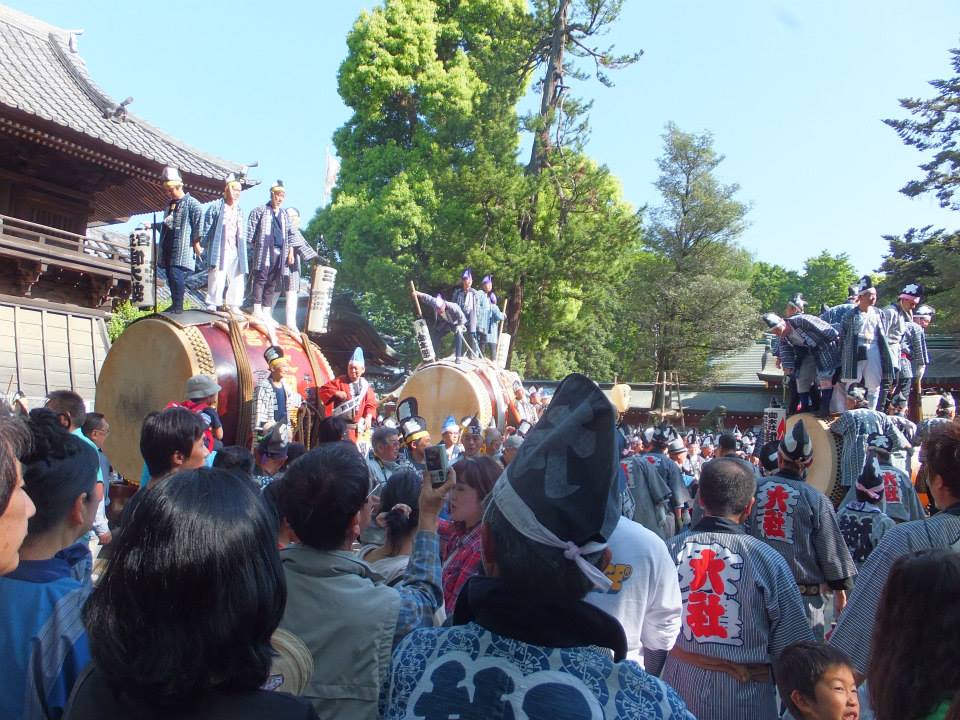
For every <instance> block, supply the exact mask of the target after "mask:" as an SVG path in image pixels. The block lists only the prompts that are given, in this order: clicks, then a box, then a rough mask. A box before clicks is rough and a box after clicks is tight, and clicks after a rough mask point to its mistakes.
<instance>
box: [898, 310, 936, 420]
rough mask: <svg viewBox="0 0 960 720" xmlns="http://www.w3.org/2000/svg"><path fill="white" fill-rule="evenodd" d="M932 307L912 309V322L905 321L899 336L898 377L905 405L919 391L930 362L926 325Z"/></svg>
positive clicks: (927, 325)
mask: <svg viewBox="0 0 960 720" xmlns="http://www.w3.org/2000/svg"><path fill="white" fill-rule="evenodd" d="M934 313H935V311H934V309H933V308H932V307H930V306H929V305H920V306H919V307H916V308H914V309H913V313H912V315H911V317H912V319H913V322H909V323H907V327H906V328H905V329H904V331H903V336H902V337H901V338H900V379H901V381H902V386H903V387H904V390H903V391H902V393H903V396H904V398H906V405H907V406H909V404H910V396H911V395H912V394H913V393H914V391H916V393H917V394H918V395H919V393H920V391H921V385H920V383H921V381H922V380H923V376H924V374H926V371H927V365H929V364H930V351H929V350H928V349H927V327H929V325H930V322H931V321H932V320H933V316H934ZM894 395H896V393H894Z"/></svg>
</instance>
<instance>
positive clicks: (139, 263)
mask: <svg viewBox="0 0 960 720" xmlns="http://www.w3.org/2000/svg"><path fill="white" fill-rule="evenodd" d="M153 247H154V246H153V238H152V237H151V234H150V231H149V230H147V228H146V227H144V226H142V225H140V226H138V227H137V228H136V229H135V230H134V231H133V232H132V233H130V303H131V304H132V305H135V306H136V307H137V308H139V309H141V310H145V309H148V308H153V307H154V306H155V305H156V293H157V276H156V272H155V270H154V257H153Z"/></svg>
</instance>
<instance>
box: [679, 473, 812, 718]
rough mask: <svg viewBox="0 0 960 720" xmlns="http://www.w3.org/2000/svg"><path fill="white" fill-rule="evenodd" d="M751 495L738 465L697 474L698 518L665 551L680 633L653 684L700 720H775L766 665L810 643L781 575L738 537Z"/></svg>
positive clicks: (781, 566)
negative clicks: (666, 687)
mask: <svg viewBox="0 0 960 720" xmlns="http://www.w3.org/2000/svg"><path fill="white" fill-rule="evenodd" d="M755 489H756V480H755V474H754V472H753V469H752V468H751V467H750V464H749V463H747V462H746V461H744V460H740V459H737V458H720V459H717V460H714V461H712V462H710V463H708V464H706V465H704V467H703V473H702V474H701V477H700V490H699V493H698V495H697V498H698V501H699V502H700V504H701V505H702V506H703V509H704V517H703V518H702V519H701V520H699V521H698V522H697V523H695V524H694V525H693V527H692V528H690V529H689V530H687V531H686V532H684V533H682V534H680V535H677V536H675V537H673V538H671V539H670V540H668V541H667V546H668V548H669V550H670V555H671V557H672V558H673V560H674V562H675V563H676V564H677V571H678V574H679V580H680V592H681V595H682V597H683V615H682V621H683V625H682V627H681V631H680V637H679V638H678V639H677V643H676V645H675V646H674V648H673V650H671V651H670V653H669V655H667V656H666V661H665V665H664V668H663V676H662V677H663V679H664V680H665V681H666V682H667V683H668V684H670V685H671V686H672V687H674V688H676V690H677V692H678V693H679V694H680V697H682V698H683V701H684V702H685V703H686V705H687V708H688V709H689V710H690V711H691V712H692V713H693V714H694V715H695V716H696V717H698V718H700V720H713V719H716V720H737V719H738V718H743V719H744V720H757V719H758V718H774V717H777V699H776V688H775V686H774V683H773V678H772V675H771V663H772V662H773V660H775V659H776V658H777V657H778V656H779V654H780V653H781V652H782V651H783V649H784V648H786V647H787V646H789V645H792V644H793V643H796V642H801V641H805V640H812V639H813V632H812V631H811V630H810V626H809V625H808V624H807V619H806V615H805V614H804V608H803V602H802V601H801V598H800V591H799V589H798V588H797V584H796V582H795V581H794V579H793V574H792V573H791V572H790V567H789V566H788V565H787V563H786V561H785V560H784V559H783V558H782V557H780V555H779V554H778V553H777V552H776V551H775V550H773V549H772V548H771V547H769V546H768V545H767V544H766V543H764V542H763V541H761V540H759V539H757V538H755V537H752V536H751V535H749V534H748V533H747V532H746V531H745V530H744V528H743V525H742V523H743V521H744V520H745V519H746V518H748V517H749V516H750V512H751V510H752V509H753V505H754V492H755Z"/></svg>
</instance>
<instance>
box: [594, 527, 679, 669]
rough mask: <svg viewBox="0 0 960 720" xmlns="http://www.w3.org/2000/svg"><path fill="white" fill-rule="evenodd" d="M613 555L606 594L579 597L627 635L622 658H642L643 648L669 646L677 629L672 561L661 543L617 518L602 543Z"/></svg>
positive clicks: (674, 574) (654, 648)
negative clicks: (616, 622) (618, 625)
mask: <svg viewBox="0 0 960 720" xmlns="http://www.w3.org/2000/svg"><path fill="white" fill-rule="evenodd" d="M608 546H609V548H610V551H611V553H612V554H613V557H612V558H611V560H610V565H609V566H607V569H606V571H605V572H606V574H607V577H609V578H610V579H611V580H613V586H612V587H611V588H610V590H608V591H607V592H602V591H600V590H593V591H592V592H589V593H587V597H586V598H585V600H586V601H587V602H588V603H590V604H591V605H595V606H596V607H598V608H600V609H601V610H603V611H604V612H606V613H608V614H610V615H613V617H615V618H617V620H619V621H620V624H621V625H623V629H624V631H625V632H626V635H627V650H628V653H627V658H628V659H630V660H636V661H637V662H639V663H641V664H642V662H643V650H644V648H649V649H651V650H669V649H670V648H672V647H673V643H674V642H675V641H676V639H677V635H678V634H679V633H680V625H681V612H682V610H683V601H682V598H681V596H680V581H679V579H678V576H677V565H676V563H674V562H673V560H671V559H670V553H669V552H668V551H667V545H666V543H665V542H664V541H663V540H661V539H660V538H659V537H658V536H657V535H656V534H655V533H653V532H651V531H650V530H647V529H646V528H645V527H643V525H641V524H640V523H636V522H634V521H633V520H629V519H627V518H625V517H621V518H620V520H619V521H618V522H617V527H616V528H615V529H614V531H613V535H611V536H610V542H609V543H608Z"/></svg>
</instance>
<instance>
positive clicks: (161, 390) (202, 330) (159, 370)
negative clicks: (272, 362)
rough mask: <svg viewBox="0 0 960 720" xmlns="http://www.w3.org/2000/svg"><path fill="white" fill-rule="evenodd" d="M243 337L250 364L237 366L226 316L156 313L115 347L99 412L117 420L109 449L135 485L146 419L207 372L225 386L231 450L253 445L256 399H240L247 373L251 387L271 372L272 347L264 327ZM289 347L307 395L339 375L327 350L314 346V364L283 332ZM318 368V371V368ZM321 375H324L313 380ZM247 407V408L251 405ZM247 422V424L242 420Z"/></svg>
mask: <svg viewBox="0 0 960 720" xmlns="http://www.w3.org/2000/svg"><path fill="white" fill-rule="evenodd" d="M237 329H238V331H239V336H238V337H237V338H236V341H237V343H238V344H239V347H242V353H243V362H241V363H238V362H237V356H236V353H235V351H234V345H235V341H234V339H232V338H231V336H230V331H229V327H228V325H227V322H226V319H225V317H224V316H223V315H221V314H217V313H208V312H205V311H199V310H191V311H188V312H185V313H183V314H180V315H172V316H171V315H167V314H157V315H150V316H148V317H145V318H142V319H141V320H137V321H136V322H134V323H132V324H131V325H130V326H129V327H128V328H127V329H126V330H125V331H124V332H123V334H122V335H121V336H120V337H119V338H117V341H116V342H115V343H114V344H113V346H112V347H111V348H110V352H109V353H107V357H106V359H105V360H104V363H103V368H102V370H101V372H100V377H99V378H98V380H97V402H96V410H97V412H100V413H103V414H104V416H105V417H106V419H107V422H109V423H110V428H111V430H110V435H109V436H108V437H107V441H106V443H105V446H104V451H105V452H106V454H107V457H109V458H110V462H111V463H112V464H113V466H114V468H116V470H117V471H118V472H119V473H121V474H122V475H124V476H125V477H126V478H128V479H129V480H131V481H136V480H138V479H139V477H140V472H141V468H142V463H143V460H142V458H141V456H140V427H141V425H142V424H143V418H144V417H145V416H146V415H147V414H148V413H150V412H152V411H154V410H162V409H163V408H164V407H165V406H166V405H167V404H168V403H170V402H179V401H181V400H183V399H184V396H183V393H184V388H185V386H186V382H187V379H188V378H189V377H191V376H192V375H198V374H204V375H210V376H211V377H213V378H215V379H216V381H217V382H218V383H219V384H220V387H221V388H222V390H221V392H220V395H219V396H218V398H217V411H218V413H219V414H220V417H221V419H222V420H223V443H224V445H246V446H249V444H250V442H251V431H250V425H249V418H250V410H251V408H250V401H249V400H246V402H244V398H242V397H241V379H242V378H241V370H243V371H245V372H247V373H249V375H248V376H247V377H246V378H245V379H243V382H244V383H245V385H246V386H247V387H248V392H249V391H251V390H252V386H255V385H256V383H257V382H258V381H259V380H260V379H261V378H263V377H265V376H266V375H267V372H268V370H267V363H266V360H264V358H263V351H264V350H266V348H267V347H268V346H269V345H270V344H271V343H270V339H269V338H268V337H267V336H266V335H265V334H264V332H263V330H262V329H261V328H260V327H259V326H255V325H251V324H250V323H249V322H246V321H243V322H241V323H240V324H239V325H238V326H237ZM277 342H278V344H279V345H280V347H281V348H283V351H284V354H285V355H286V357H287V359H288V360H289V362H290V366H291V369H292V372H293V374H294V376H295V377H296V380H297V389H298V391H299V393H300V395H302V396H303V397H304V398H306V397H308V394H307V391H308V390H310V391H311V395H312V389H313V388H314V387H315V386H316V385H322V384H323V383H325V382H327V381H328V380H330V379H332V378H333V377H334V373H333V370H332V369H331V368H330V365H329V363H328V362H327V360H326V358H324V357H323V354H322V353H321V352H320V349H319V348H318V347H316V346H315V345H314V346H312V355H313V366H312V365H311V362H310V358H308V356H307V353H306V351H305V349H304V346H303V342H302V340H301V338H300V336H299V335H294V334H293V333H290V332H288V331H286V329H284V328H280V329H279V330H278V331H277ZM313 367H316V371H314V369H313ZM314 374H316V375H317V376H318V377H314ZM244 406H246V407H244ZM242 417H243V418H246V419H248V420H247V423H241V419H242Z"/></svg>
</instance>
